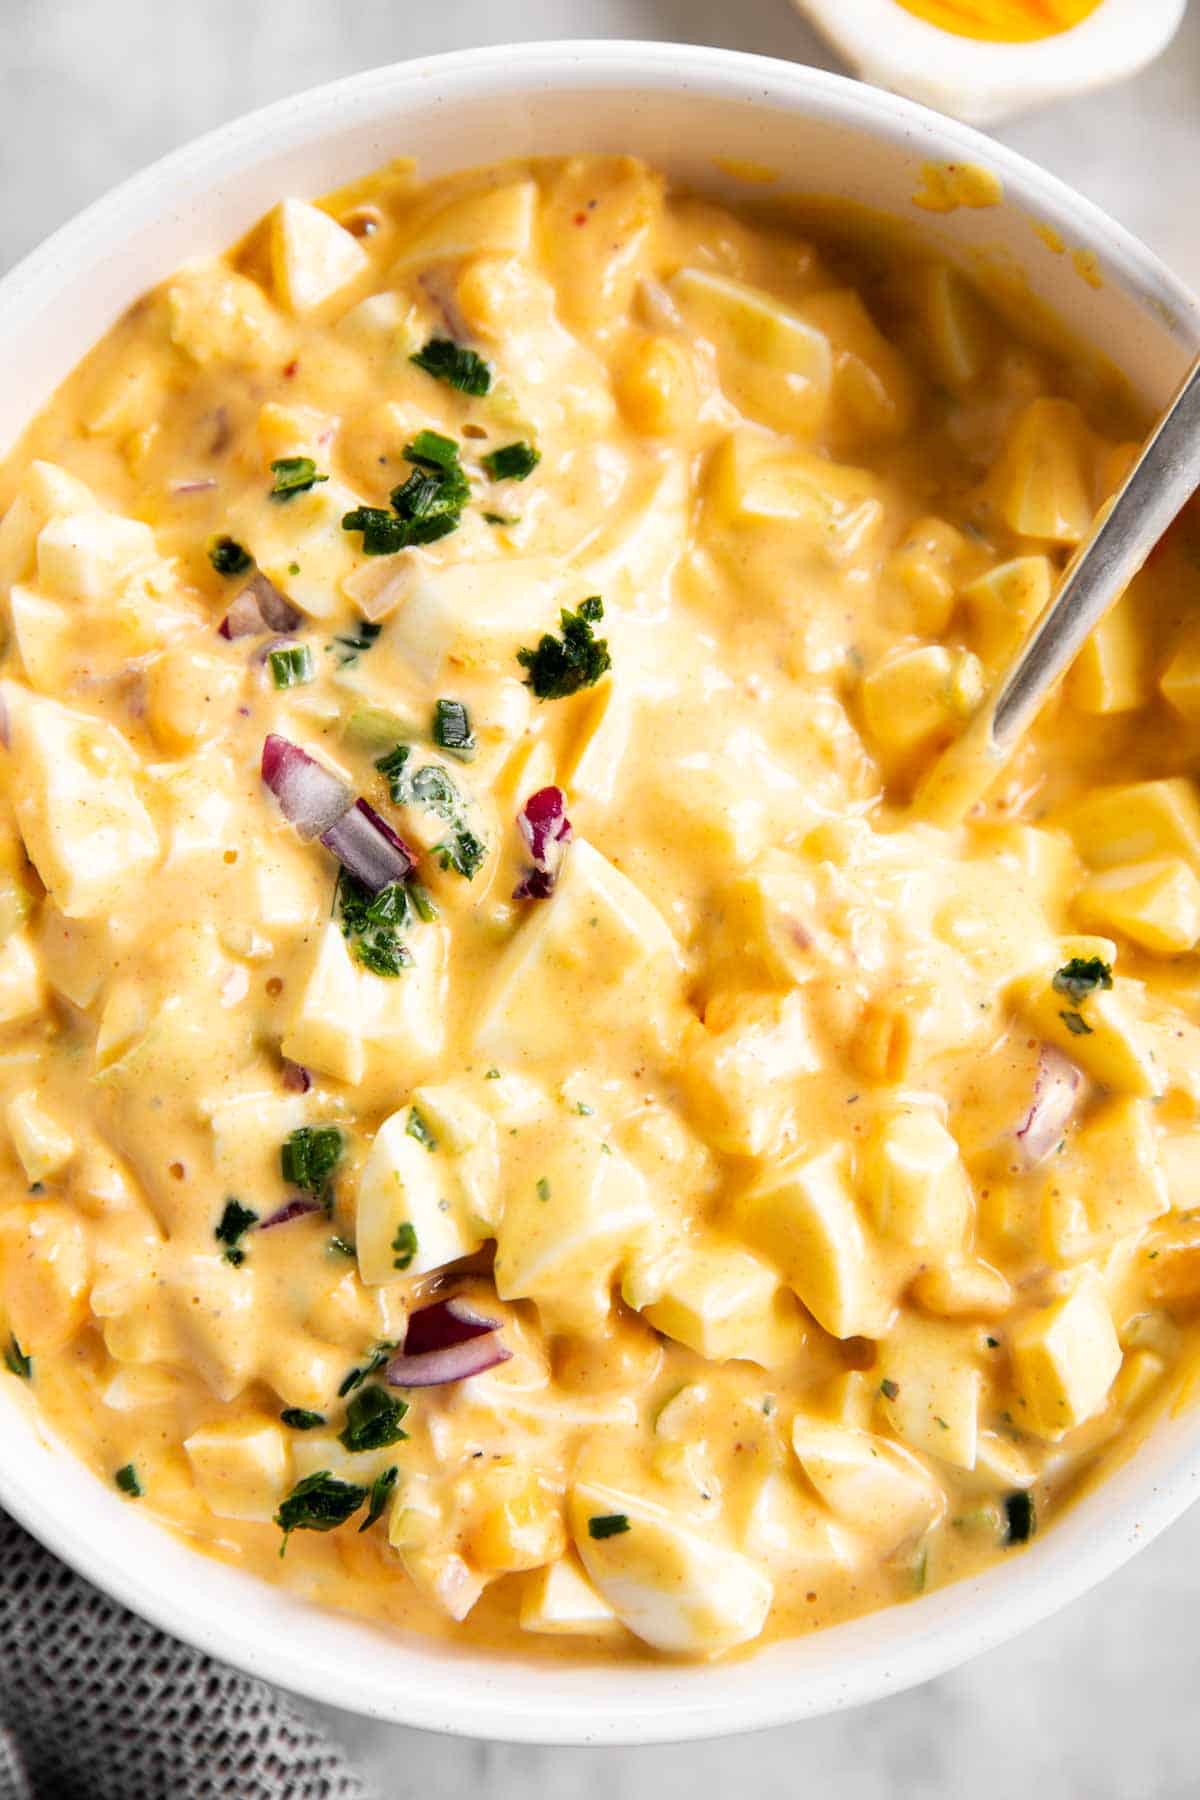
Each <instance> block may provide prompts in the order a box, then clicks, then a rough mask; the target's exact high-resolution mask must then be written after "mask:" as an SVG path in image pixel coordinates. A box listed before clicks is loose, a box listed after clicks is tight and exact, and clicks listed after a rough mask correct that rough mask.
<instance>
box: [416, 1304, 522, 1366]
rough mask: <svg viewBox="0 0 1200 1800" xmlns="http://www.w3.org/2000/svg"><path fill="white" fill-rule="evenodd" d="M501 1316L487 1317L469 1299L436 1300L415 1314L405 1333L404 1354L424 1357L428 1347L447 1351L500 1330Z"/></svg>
mask: <svg viewBox="0 0 1200 1800" xmlns="http://www.w3.org/2000/svg"><path fill="white" fill-rule="evenodd" d="M499 1329H500V1321H499V1319H486V1318H484V1316H483V1314H482V1313H477V1312H476V1311H475V1308H474V1307H473V1306H471V1305H470V1304H469V1303H468V1302H467V1301H466V1300H460V1299H457V1298H456V1299H452V1300H435V1301H434V1303H433V1305H432V1306H422V1307H421V1308H420V1309H419V1311H417V1312H415V1313H411V1314H410V1315H409V1320H408V1330H407V1331H406V1332H405V1334H404V1352H403V1353H404V1355H405V1356H424V1355H425V1353H426V1351H428V1350H447V1349H449V1347H450V1346H451V1345H452V1344H465V1343H467V1342H468V1341H469V1340H470V1339H471V1338H477V1337H485V1336H486V1335H487V1333H488V1332H489V1331H499Z"/></svg>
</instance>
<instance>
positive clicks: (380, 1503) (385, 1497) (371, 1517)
mask: <svg viewBox="0 0 1200 1800" xmlns="http://www.w3.org/2000/svg"><path fill="white" fill-rule="evenodd" d="M399 1475H400V1471H399V1469H398V1468H397V1467H396V1465H395V1463H393V1464H392V1466H391V1468H390V1469H380V1471H379V1473H378V1475H377V1476H376V1477H375V1479H374V1481H373V1482H372V1483H371V1493H370V1498H369V1500H368V1503H367V1516H366V1518H365V1519H364V1520H363V1522H362V1524H361V1525H360V1526H359V1528H358V1529H359V1531H360V1532H363V1531H369V1530H370V1528H371V1526H372V1525H373V1524H374V1523H375V1521H376V1519H378V1518H381V1517H382V1515H383V1509H384V1507H385V1506H386V1505H387V1503H388V1501H389V1500H390V1499H391V1497H392V1489H393V1488H394V1487H395V1485H396V1482H397V1480H398V1479H399Z"/></svg>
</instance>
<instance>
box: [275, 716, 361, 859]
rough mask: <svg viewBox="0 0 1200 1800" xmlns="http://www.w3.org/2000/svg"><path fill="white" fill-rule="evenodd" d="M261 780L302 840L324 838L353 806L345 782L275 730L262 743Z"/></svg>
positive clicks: (350, 794)
mask: <svg viewBox="0 0 1200 1800" xmlns="http://www.w3.org/2000/svg"><path fill="white" fill-rule="evenodd" d="M262 778H263V780H264V781H265V782H266V784H267V786H268V787H269V788H270V790H271V792H272V793H273V794H274V796H275V798H276V799H277V800H278V802H279V805H280V808H281V810H282V812H283V816H284V818H285V819H286V820H287V821H288V823H289V824H290V825H294V826H295V827H296V830H297V831H298V832H299V833H300V836H301V837H302V838H315V837H323V835H324V834H325V833H326V832H328V831H329V829H330V827H331V826H333V825H336V824H337V822H338V820H339V819H340V818H341V817H342V815H343V813H345V812H346V811H347V810H348V809H349V808H350V807H352V806H353V804H354V795H353V793H352V792H351V790H350V789H349V788H348V787H347V786H346V784H345V782H344V781H339V779H338V777H337V776H336V775H331V774H330V773H329V770H328V769H323V768H322V767H321V764H320V763H319V762H317V761H316V759H315V758H314V757H311V756H310V755H309V754H308V751H307V750H301V748H300V746H299V744H293V743H291V742H290V741H289V740H288V739H287V738H284V737H279V736H277V735H276V733H275V732H273V731H272V732H271V733H269V735H268V736H267V737H266V739H265V740H264V742H263V748H262Z"/></svg>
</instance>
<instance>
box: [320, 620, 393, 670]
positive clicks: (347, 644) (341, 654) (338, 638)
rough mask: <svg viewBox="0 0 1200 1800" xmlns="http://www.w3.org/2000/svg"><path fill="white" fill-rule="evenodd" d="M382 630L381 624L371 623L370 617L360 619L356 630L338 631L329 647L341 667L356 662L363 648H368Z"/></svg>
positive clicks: (345, 667) (347, 666) (344, 667)
mask: <svg viewBox="0 0 1200 1800" xmlns="http://www.w3.org/2000/svg"><path fill="white" fill-rule="evenodd" d="M382 630H383V626H382V625H377V624H372V622H371V620H370V619H360V620H359V622H358V629H357V630H356V631H342V632H338V633H337V634H336V635H335V637H334V640H333V642H332V644H330V646H329V648H330V649H331V650H335V651H336V652H337V659H338V662H339V664H340V665H341V667H342V668H343V669H347V668H349V667H350V665H351V663H356V662H357V661H358V659H359V657H360V656H361V655H362V654H363V652H364V651H365V650H369V649H370V648H371V645H372V644H373V643H374V642H375V639H376V638H377V637H378V636H379V634H380V632H381V631H382Z"/></svg>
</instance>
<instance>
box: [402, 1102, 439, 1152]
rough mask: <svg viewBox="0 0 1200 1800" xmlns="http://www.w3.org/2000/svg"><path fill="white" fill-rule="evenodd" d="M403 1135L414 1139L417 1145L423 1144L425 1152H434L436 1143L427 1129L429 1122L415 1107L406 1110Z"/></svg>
mask: <svg viewBox="0 0 1200 1800" xmlns="http://www.w3.org/2000/svg"><path fill="white" fill-rule="evenodd" d="M404 1131H405V1135H406V1136H407V1137H410V1138H416V1140H417V1142H418V1144H424V1146H425V1148H426V1149H427V1150H436V1149H437V1147H438V1141H437V1139H436V1138H435V1137H434V1135H433V1133H432V1131H431V1130H430V1129H429V1121H428V1119H427V1118H426V1117H425V1114H424V1113H423V1112H421V1110H420V1109H419V1108H418V1107H416V1106H410V1107H409V1109H408V1124H407V1125H406V1126H405V1127H404Z"/></svg>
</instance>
